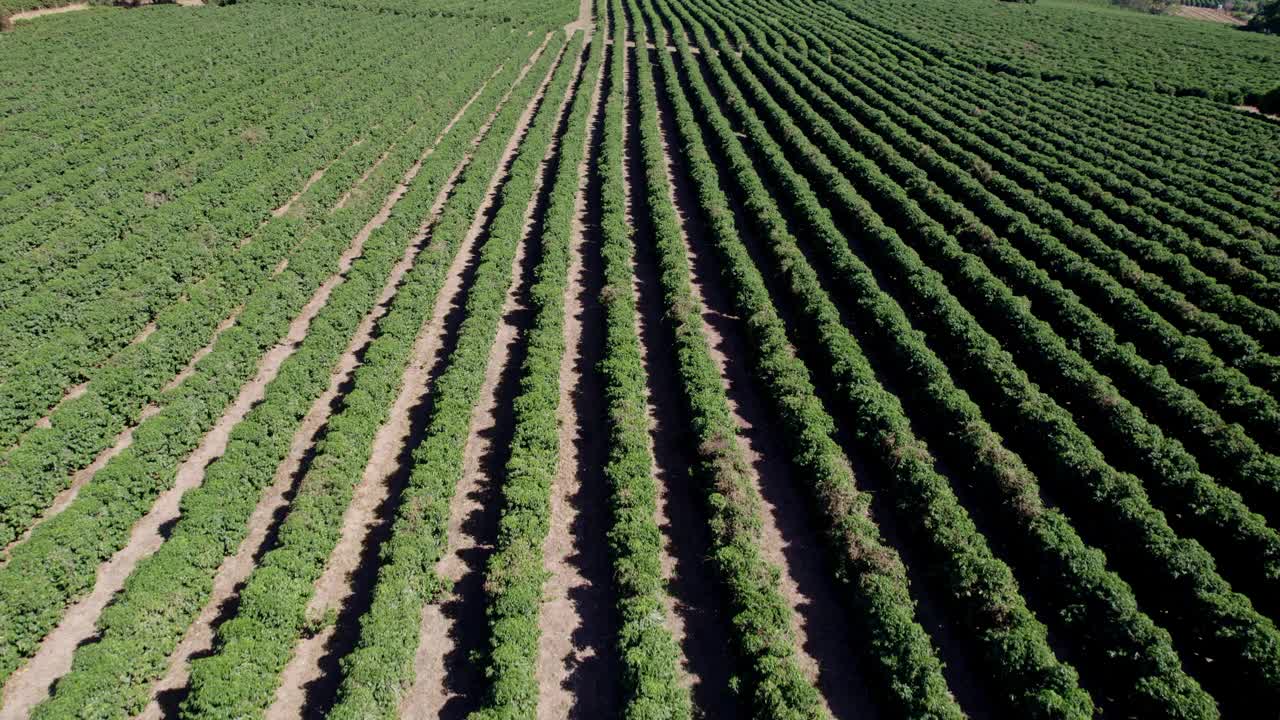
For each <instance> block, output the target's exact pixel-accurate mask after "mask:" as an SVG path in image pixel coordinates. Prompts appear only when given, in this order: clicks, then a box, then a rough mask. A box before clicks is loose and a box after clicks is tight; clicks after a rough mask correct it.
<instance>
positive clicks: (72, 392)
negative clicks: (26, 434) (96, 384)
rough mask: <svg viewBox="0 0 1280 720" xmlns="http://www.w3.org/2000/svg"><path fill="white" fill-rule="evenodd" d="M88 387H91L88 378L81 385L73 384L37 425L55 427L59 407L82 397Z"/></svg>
mask: <svg viewBox="0 0 1280 720" xmlns="http://www.w3.org/2000/svg"><path fill="white" fill-rule="evenodd" d="M88 389H89V381H88V380H85V381H84V382H82V383H80V384H79V385H73V386H71V387H70V388H68V389H67V390H66V392H64V393H62V398H61V399H59V400H58V403H57V404H56V405H54V406H53V407H52V408H51V409H50V410H49V412H48V413H46V414H45V416H44V417H42V418H40V419H39V420H37V421H36V424H35V426H36V427H38V428H43V429H45V430H48V429H49V428H51V427H53V414H54V413H55V412H57V411H58V408H60V407H62V406H63V404H64V403H68V402H71V401H72V400H75V399H76V398H78V397H80V396H81V395H83V394H84V393H85V391H86V390H88Z"/></svg>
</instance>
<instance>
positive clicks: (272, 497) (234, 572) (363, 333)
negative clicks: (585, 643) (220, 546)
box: [140, 81, 487, 720]
mask: <svg viewBox="0 0 1280 720" xmlns="http://www.w3.org/2000/svg"><path fill="white" fill-rule="evenodd" d="M485 84H487V81H486V83H485ZM484 87H485V86H484V85H481V87H480V89H479V90H477V91H476V92H475V93H474V94H473V95H472V97H471V99H470V100H468V101H467V103H466V104H465V105H463V106H462V108H461V109H460V110H459V111H458V112H457V114H456V115H455V116H454V118H453V119H452V120H451V121H450V122H449V124H448V125H446V126H445V128H444V129H443V130H442V131H441V133H440V134H439V135H438V136H437V137H436V138H435V140H434V141H433V142H432V144H431V145H430V146H428V148H427V149H426V151H425V152H424V154H423V155H422V156H421V157H422V158H423V159H425V158H426V157H428V156H429V155H430V154H431V152H433V151H434V150H435V148H436V147H437V146H438V145H439V143H440V141H441V140H443V139H444V136H445V135H446V134H447V133H448V132H449V131H450V130H452V129H453V126H454V125H455V124H456V123H457V121H458V120H459V119H460V118H461V117H462V114H463V113H464V112H466V110H467V109H468V108H469V107H470V106H471V104H472V103H473V102H474V101H475V99H476V98H477V97H479V95H480V93H481V92H482V91H483V90H484ZM389 152H390V150H388V152H387V153H384V154H383V156H382V158H383V159H385V158H386V156H387V154H389ZM378 163H381V159H380V160H379V161H378ZM367 176H368V173H366V177H367ZM410 180H412V178H411V177H408V176H407V174H406V177H405V178H404V179H403V180H402V184H406V185H407V184H408V182H409V181H410ZM443 193H444V191H442V194H443ZM374 220H376V218H375V219H373V220H370V222H369V223H368V224H366V226H365V227H364V228H362V229H361V231H360V234H363V235H364V236H365V237H368V236H370V235H372V232H373V231H374V230H376V229H377V226H376V225H374ZM423 247H424V245H423V244H422V243H421V242H413V243H410V244H409V246H408V247H407V248H406V249H405V253H404V256H403V257H402V258H401V259H400V261H399V262H398V263H397V264H396V265H395V266H394V267H393V268H392V270H391V274H390V275H389V276H388V278H387V281H386V282H385V283H384V285H383V289H382V293H381V295H380V296H379V298H378V302H377V304H376V305H375V306H374V309H373V310H372V311H370V312H369V313H368V314H367V315H365V317H364V318H362V319H361V322H360V325H359V326H358V327H357V328H356V332H355V335H354V336H353V337H352V340H351V342H350V343H349V344H348V346H347V349H346V351H345V352H344V353H343V355H342V357H341V359H340V361H339V363H338V366H337V368H336V369H335V370H334V372H333V373H332V375H331V377H330V380H329V386H328V388H327V389H326V390H325V392H324V393H323V394H322V395H321V396H320V397H319V398H318V399H317V400H316V401H315V402H314V403H313V404H312V406H311V408H310V409H309V411H308V412H307V415H306V416H305V417H304V419H303V422H302V425H301V426H300V427H299V429H298V430H297V432H295V433H294V437H293V441H292V443H291V445H290V449H289V454H288V455H287V456H286V458H285V460H284V462H283V463H281V465H280V466H279V467H278V468H277V469H276V474H275V477H274V479H273V481H272V484H271V486H270V487H269V488H268V489H267V491H266V492H265V493H264V495H263V497H262V499H261V500H260V501H259V503H258V505H257V507H255V508H254V511H253V514H252V515H251V516H250V519H249V534H248V535H247V536H246V537H245V539H244V541H243V542H241V544H240V547H239V549H238V551H237V553H236V555H235V556H233V557H231V558H229V559H227V560H225V561H224V562H223V564H222V566H221V567H220V568H219V569H218V575H217V577H216V579H215V581H214V589H213V593H212V595H211V597H210V600H209V602H207V603H206V605H205V607H204V608H203V609H202V611H201V613H200V616H199V617H198V618H197V619H196V621H195V623H193V625H192V626H191V627H190V628H188V630H187V634H186V636H185V637H184V638H183V640H182V642H181V643H180V644H179V646H178V648H177V650H176V651H175V652H174V654H173V655H171V656H170V659H169V671H168V673H167V674H166V675H165V677H164V678H163V679H162V680H161V681H160V683H158V684H157V685H156V687H155V688H154V689H153V693H152V701H151V703H150V704H149V705H148V706H147V708H146V710H145V711H144V712H143V713H142V715H141V716H140V717H141V718H144V719H145V720H155V719H158V718H161V717H171V716H174V715H175V713H176V710H177V707H178V705H179V703H181V701H182V699H183V697H184V696H185V695H186V692H185V690H186V683H187V679H188V678H189V676H190V663H191V661H192V660H193V659H194V658H195V657H197V656H199V655H202V654H204V653H207V652H208V651H209V650H210V649H211V648H212V647H213V640H214V633H215V629H216V625H217V624H218V622H219V621H220V620H221V619H223V617H224V613H225V612H226V611H227V610H228V609H229V608H230V607H231V606H233V605H234V603H235V597H236V594H237V593H238V592H239V590H240V588H241V587H242V585H243V583H244V581H245V580H246V579H247V578H248V577H249V575H250V574H251V573H252V572H253V569H254V567H255V566H256V564H257V562H258V561H259V559H260V558H261V556H262V554H263V553H264V552H265V551H266V550H267V549H268V548H269V547H270V545H271V542H272V538H273V537H274V534H275V532H276V531H277V529H278V527H279V524H280V523H281V522H283V520H284V517H285V516H286V514H287V504H288V502H289V501H290V500H291V498H292V494H293V492H294V491H295V489H296V486H297V483H298V481H300V480H301V478H302V476H303V475H304V474H305V473H306V468H307V466H308V465H309V464H310V460H311V458H312V457H313V453H314V446H315V441H316V439H317V434H318V433H319V432H320V429H321V428H322V427H323V426H324V424H325V423H326V422H327V421H328V419H329V416H330V415H331V414H332V413H333V412H334V411H335V410H336V409H337V405H338V402H339V401H340V398H341V396H343V395H345V394H346V392H348V391H349V390H350V387H351V385H350V384H351V382H352V376H353V375H354V373H355V369H356V367H357V366H358V365H359V364H360V362H361V361H362V357H363V352H364V350H365V348H367V346H368V343H369V342H370V340H371V338H372V335H373V330H374V324H375V323H376V322H377V321H378V320H379V319H380V318H381V317H382V316H383V315H384V314H385V313H386V311H387V309H388V307H389V305H390V302H391V299H392V297H393V296H394V295H395V293H396V290H397V288H398V287H399V284H400V282H401V280H402V278H403V277H404V275H405V273H407V272H408V270H409V268H410V267H411V266H412V263H413V260H414V258H416V256H417V253H418V252H420V251H421V249H422V248H423Z"/></svg>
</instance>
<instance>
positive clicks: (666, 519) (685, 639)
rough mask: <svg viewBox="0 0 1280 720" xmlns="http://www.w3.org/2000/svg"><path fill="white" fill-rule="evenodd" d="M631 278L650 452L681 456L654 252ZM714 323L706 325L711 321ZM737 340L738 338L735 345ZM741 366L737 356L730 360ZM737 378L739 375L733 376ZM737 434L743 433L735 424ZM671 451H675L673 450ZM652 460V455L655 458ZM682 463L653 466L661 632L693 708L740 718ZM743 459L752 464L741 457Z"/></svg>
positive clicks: (720, 353) (720, 319) (724, 322)
mask: <svg viewBox="0 0 1280 720" xmlns="http://www.w3.org/2000/svg"><path fill="white" fill-rule="evenodd" d="M660 120H661V121H662V122H661V125H660V127H659V130H660V135H659V137H660V139H661V141H662V146H663V150H664V151H665V155H666V166H665V170H666V176H667V181H668V183H669V184H670V187H671V192H670V193H669V198H670V202H671V203H672V205H673V207H674V208H675V210H676V214H677V216H678V217H679V218H680V222H681V231H682V234H683V236H684V239H685V247H686V253H687V254H688V256H689V260H690V264H691V265H692V263H693V257H692V251H691V250H690V248H689V236H690V235H692V234H696V235H698V236H699V237H704V236H705V228H704V226H703V224H702V222H701V218H700V217H698V216H697V214H696V212H694V211H693V210H692V208H694V207H696V204H695V201H694V197H693V190H692V188H691V187H690V186H689V181H688V178H687V177H685V176H684V175H683V174H682V169H683V165H680V164H678V163H677V161H676V159H675V157H674V156H673V154H672V152H671V147H670V145H669V142H668V139H669V136H670V134H671V133H673V132H674V130H673V129H672V128H670V127H669V126H668V125H669V123H670V117H669V116H666V115H661V116H660ZM632 161H633V162H634V163H636V165H635V167H634V169H633V171H632V172H633V177H634V178H635V182H637V183H640V182H642V180H643V171H642V167H641V166H640V164H639V163H640V158H639V157H638V156H637V157H634V158H632ZM638 258H639V259H640V260H641V263H640V265H639V267H638V271H637V278H638V279H639V280H640V283H639V284H638V288H639V290H640V296H639V297H640V298H641V300H642V302H641V305H640V309H641V312H642V323H643V325H642V329H643V334H642V339H643V340H644V341H645V342H644V344H643V352H644V357H645V364H646V367H647V368H648V370H649V377H650V382H649V393H650V403H649V409H650V416H651V417H652V418H653V421H654V423H655V424H654V447H655V450H657V449H658V448H663V447H667V448H671V450H670V451H667V452H664V453H662V454H663V455H668V454H670V453H671V452H673V451H674V452H679V451H683V453H684V454H685V455H687V453H688V448H687V447H686V443H685V441H684V440H683V439H682V433H681V429H680V428H681V425H680V423H681V412H680V407H681V406H680V398H679V396H678V391H677V390H676V380H675V367H674V364H673V358H672V356H671V353H670V352H664V351H663V350H664V349H665V348H670V347H671V346H672V345H673V344H674V339H673V338H671V337H670V335H671V333H670V331H669V329H668V328H665V327H663V320H662V318H663V315H664V312H663V304H662V299H661V295H660V287H659V285H658V273H657V264H656V263H657V260H656V256H655V253H654V247H653V245H652V244H651V243H645V244H644V246H643V247H641V248H639V254H638ZM701 279H702V278H701V277H700V276H699V275H698V274H697V273H696V272H694V273H693V275H692V280H693V283H692V290H693V293H692V294H693V297H694V299H695V300H697V301H698V303H699V304H700V305H701V306H702V307H703V327H702V331H703V333H704V335H705V336H706V338H707V340H708V344H709V345H710V350H711V355H712V357H713V358H714V359H715V361H716V366H717V368H719V370H720V373H721V375H722V376H724V374H725V368H726V367H727V365H728V361H727V359H726V357H725V352H724V344H725V340H724V337H723V333H722V331H723V330H724V329H725V327H726V326H729V325H730V324H731V323H732V318H729V317H726V316H724V315H723V314H720V313H718V312H716V311H713V310H709V309H707V306H706V298H705V297H704V296H703V295H704V293H703V291H702V288H701V286H700V284H699V281H700V280H701ZM714 299H715V300H718V301H720V303H722V304H720V305H718V307H721V308H723V307H725V305H723V303H724V302H725V300H726V298H724V297H723V294H721V295H717V296H716V297H715V298H714ZM713 319H714V320H715V321H717V322H712V320H713ZM739 340H740V339H739ZM735 357H737V358H739V361H738V362H741V360H740V358H742V357H743V356H742V355H736V356H735ZM738 371H739V372H741V370H740V369H738ZM738 419H739V427H741V426H742V424H743V423H742V421H741V418H740V417H739V418H738ZM677 449H678V450H677ZM655 456H657V453H656V452H655ZM679 459H680V461H681V462H682V463H683V464H678V465H676V466H675V467H674V468H666V467H663V466H662V465H661V464H660V466H659V467H660V470H661V473H660V476H659V479H660V480H661V482H660V484H659V486H658V487H659V495H658V527H659V529H660V530H661V531H662V535H663V548H662V569H663V578H664V579H665V580H666V582H667V584H668V590H669V593H668V595H667V600H668V603H667V616H666V621H667V627H668V629H670V631H671V633H672V636H673V637H674V638H675V639H676V642H678V643H679V644H680V646H681V649H682V650H683V651H684V658H683V668H684V670H685V672H686V673H687V676H686V679H687V680H688V682H689V683H690V685H691V686H692V692H693V700H694V704H695V706H696V707H697V708H698V709H699V711H700V712H702V713H703V714H704V715H705V716H706V717H736V716H738V715H739V714H740V712H741V708H739V707H738V704H737V699H736V697H735V695H734V694H733V691H732V689H731V687H730V680H731V675H732V669H733V662H734V660H733V656H732V653H731V650H730V648H731V647H732V645H731V642H730V634H731V632H732V629H731V627H730V626H729V623H728V619H727V618H726V617H724V616H723V603H722V600H721V598H720V595H719V592H720V591H719V588H718V587H717V585H716V582H715V576H716V575H715V568H714V567H713V566H712V565H711V563H710V562H709V561H708V558H707V555H708V553H709V549H710V547H711V537H710V530H709V528H708V527H707V517H706V510H705V504H704V501H703V498H702V492H701V491H700V489H699V488H698V487H697V486H696V483H697V479H696V478H693V477H690V476H689V474H688V473H687V472H683V469H684V468H687V467H689V466H690V465H691V464H692V462H691V460H690V459H689V458H687V457H680V458H679ZM748 459H749V460H751V459H753V458H750V457H748Z"/></svg>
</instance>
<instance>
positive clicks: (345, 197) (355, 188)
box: [329, 65, 502, 212]
mask: <svg viewBox="0 0 1280 720" xmlns="http://www.w3.org/2000/svg"><path fill="white" fill-rule="evenodd" d="M498 69H499V70H501V69H502V66H501V65H499V66H498ZM412 129H413V128H412V127H410V130H412ZM395 149H396V143H391V145H390V146H389V147H388V148H387V149H386V151H384V152H383V153H382V154H381V155H379V156H378V159H377V160H376V161H375V162H374V163H373V164H372V165H370V166H369V169H368V170H365V171H364V173H362V174H361V175H360V177H359V178H358V179H357V180H356V181H355V184H353V185H352V186H351V187H350V188H349V189H348V190H347V191H346V192H344V193H342V197H340V198H338V202H336V203H334V205H333V207H331V208H329V212H336V211H338V210H341V209H342V208H344V207H346V206H347V202H348V201H349V200H351V196H352V195H353V194H354V193H357V192H359V191H360V187H361V186H363V185H364V183H365V181H366V180H368V179H369V177H370V176H372V175H373V174H374V173H375V172H377V171H378V168H379V167H381V166H382V163H383V162H384V161H385V160H386V159H387V158H388V157H390V156H391V151H393V150H395Z"/></svg>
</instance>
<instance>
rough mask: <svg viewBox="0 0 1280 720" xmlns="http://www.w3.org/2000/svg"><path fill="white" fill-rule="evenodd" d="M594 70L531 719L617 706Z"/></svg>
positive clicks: (593, 713) (590, 713) (568, 295)
mask: <svg viewBox="0 0 1280 720" xmlns="http://www.w3.org/2000/svg"><path fill="white" fill-rule="evenodd" d="M604 69H605V65H603V64H601V66H600V71H599V75H598V76H597V78H596V83H595V90H594V91H593V94H592V96H591V108H592V116H591V119H590V122H589V128H588V132H587V137H586V138H584V143H585V144H586V151H585V152H584V153H583V159H582V162H581V163H580V164H579V166H578V177H579V178H580V182H579V185H578V193H577V197H576V198H575V208H576V213H575V218H574V227H573V233H572V236H571V238H572V239H571V241H570V242H571V245H570V249H569V258H570V259H569V275H568V278H569V281H568V284H567V286H566V288H565V299H564V301H565V318H564V334H565V350H566V352H565V355H564V357H563V358H562V360H561V363H560V402H559V408H558V410H559V416H560V434H559V439H560V459H559V465H558V472H557V474H556V478H555V481H554V484H553V485H552V488H551V498H550V500H551V517H550V528H549V531H548V534H547V540H546V543H545V544H544V545H543V556H544V558H545V563H546V569H547V571H548V572H549V573H550V577H549V578H548V580H547V582H546V584H545V585H544V587H543V593H544V594H543V601H542V612H541V614H540V615H539V618H538V620H539V629H540V631H541V635H540V638H539V647H538V668H537V678H538V695H539V701H538V717H539V718H540V719H543V720H555V719H558V718H566V717H600V716H602V715H604V714H605V713H607V712H608V710H609V709H616V708H617V707H618V702H619V698H618V683H617V678H618V676H619V673H618V672H617V663H616V659H615V658H614V653H613V652H612V645H613V630H614V629H615V628H616V622H615V621H614V619H613V597H612V593H611V587H610V583H611V581H610V576H609V572H610V565H609V554H608V549H607V545H606V539H605V535H606V532H607V530H608V526H607V518H606V515H605V513H603V512H600V509H601V508H604V507H605V506H606V504H607V502H608V499H607V492H606V487H605V480H604V476H603V473H602V470H603V468H604V463H605V459H606V457H607V448H606V446H605V443H604V434H603V433H602V432H601V428H603V427H604V426H605V416H604V414H605V409H604V404H603V402H602V399H603V396H604V388H603V386H602V383H601V380H600V377H599V375H598V374H597V372H596V367H597V365H598V364H599V362H600V358H601V356H602V355H603V340H604V338H603V327H604V315H603V310H602V307H601V305H600V302H599V297H600V290H601V287H602V286H603V277H602V271H601V258H600V242H601V241H600V229H599V228H600V218H599V215H600V207H599V187H598V185H597V183H595V182H594V178H595V164H596V150H597V148H598V145H599V141H600V122H601V99H602V89H601V83H602V81H603V77H604Z"/></svg>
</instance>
